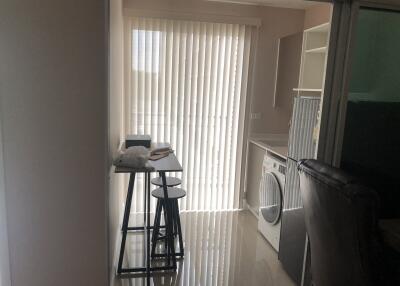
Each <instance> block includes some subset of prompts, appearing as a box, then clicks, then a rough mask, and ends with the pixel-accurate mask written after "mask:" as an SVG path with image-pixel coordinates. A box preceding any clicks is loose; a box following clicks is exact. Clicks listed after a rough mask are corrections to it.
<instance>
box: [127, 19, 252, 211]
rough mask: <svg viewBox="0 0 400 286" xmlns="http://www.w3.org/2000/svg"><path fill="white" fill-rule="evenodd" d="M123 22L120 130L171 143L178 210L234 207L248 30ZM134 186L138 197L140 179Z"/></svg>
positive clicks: (137, 206)
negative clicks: (180, 195) (180, 193)
mask: <svg viewBox="0 0 400 286" xmlns="http://www.w3.org/2000/svg"><path fill="white" fill-rule="evenodd" d="M125 25H126V26H125V40H126V45H125V49H126V52H125V56H126V59H127V60H126V70H125V76H126V78H125V83H126V85H125V103H124V105H125V133H126V134H150V135H151V137H152V140H153V142H169V143H170V144H171V147H172V149H173V150H174V151H175V154H176V155H177V158H178V159H179V161H180V162H181V164H182V167H183V173H182V174H172V175H176V176H181V178H182V187H183V188H184V189H185V190H186V191H187V196H186V197H185V198H184V199H183V200H181V201H180V204H181V205H180V208H181V209H182V210H221V209H235V208H238V207H239V186H238V184H237V182H238V180H237V179H238V177H239V174H240V172H239V170H238V164H239V160H241V148H239V147H240V145H241V144H242V137H243V136H242V135H243V134H242V133H243V130H242V128H241V125H243V124H240V122H241V120H243V118H244V112H245V108H244V99H245V97H246V90H247V76H248V69H249V58H250V42H251V30H250V29H249V27H247V26H246V25H242V24H225V23H208V22H194V21H180V20H169V19H153V18H127V19H126V22H125ZM136 186H137V188H136V190H135V192H134V195H135V196H136V198H135V199H136V202H143V191H142V190H143V181H142V179H140V178H139V180H138V183H137V184H136ZM152 205H153V206H154V203H153V204H152ZM132 210H133V212H141V211H143V204H140V203H136V204H135V205H134V206H133V207H132Z"/></svg>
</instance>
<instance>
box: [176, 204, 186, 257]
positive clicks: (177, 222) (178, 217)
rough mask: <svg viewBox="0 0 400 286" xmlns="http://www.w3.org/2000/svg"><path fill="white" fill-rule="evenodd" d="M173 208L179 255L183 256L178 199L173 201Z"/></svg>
mask: <svg viewBox="0 0 400 286" xmlns="http://www.w3.org/2000/svg"><path fill="white" fill-rule="evenodd" d="M175 206H176V208H175V210H176V214H177V215H176V224H177V227H178V239H179V251H180V254H181V256H183V253H184V252H183V239H182V227H181V218H180V216H179V203H178V200H176V201H175Z"/></svg>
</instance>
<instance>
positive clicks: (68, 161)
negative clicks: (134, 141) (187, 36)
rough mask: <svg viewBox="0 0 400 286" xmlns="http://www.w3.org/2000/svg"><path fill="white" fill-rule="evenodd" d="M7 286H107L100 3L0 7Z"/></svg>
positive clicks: (11, 0)
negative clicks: (9, 270)
mask: <svg viewBox="0 0 400 286" xmlns="http://www.w3.org/2000/svg"><path fill="white" fill-rule="evenodd" d="M0 19H1V20H0V21H1V24H0V37H1V39H0V62H1V65H0V95H1V100H2V109H1V119H2V120H1V121H2V124H3V148H4V166H5V168H4V172H5V190H6V192H5V198H6V205H7V223H8V235H9V248H10V264H11V279H12V282H13V286H47V285H49V286H50V285H51V286H53V285H57V286H71V285H96V286H102V285H107V284H108V283H107V277H108V273H107V227H106V226H107V218H106V161H107V158H106V156H107V155H106V150H107V60H106V57H107V46H106V40H107V39H106V1H105V0H103V1H101V0H85V1H81V0H68V1H64V0H38V1H22V0H2V1H0Z"/></svg>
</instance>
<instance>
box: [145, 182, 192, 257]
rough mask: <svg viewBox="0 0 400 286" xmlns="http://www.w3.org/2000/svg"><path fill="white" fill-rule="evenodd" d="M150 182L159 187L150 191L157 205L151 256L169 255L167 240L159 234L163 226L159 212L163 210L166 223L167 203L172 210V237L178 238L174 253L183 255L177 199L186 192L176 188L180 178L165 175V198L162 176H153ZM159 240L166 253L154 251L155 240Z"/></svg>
mask: <svg viewBox="0 0 400 286" xmlns="http://www.w3.org/2000/svg"><path fill="white" fill-rule="evenodd" d="M151 183H152V184H153V185H156V186H160V188H157V189H155V190H154V191H152V193H151V194H152V196H153V197H155V198H157V206H156V214H155V218H154V229H153V236H152V249H151V257H153V258H155V257H169V256H170V253H169V249H170V248H169V247H168V242H167V241H168V240H167V237H166V236H165V235H161V232H160V229H161V228H163V227H165V226H161V214H162V211H163V210H164V220H165V221H166V222H165V223H166V224H167V223H168V221H167V220H166V217H165V215H166V207H167V204H169V209H170V211H171V212H172V213H171V216H170V217H171V218H172V221H171V223H172V226H171V228H172V231H173V236H174V238H176V237H178V240H179V252H176V253H175V256H180V257H183V255H184V250H183V239H182V228H181V220H180V216H179V204H178V199H180V198H183V197H185V196H186V192H185V191H184V190H183V189H181V188H176V187H175V186H178V185H180V184H181V180H180V179H178V178H174V177H166V186H167V191H168V194H167V199H165V196H164V195H165V193H164V189H163V187H162V186H163V183H162V178H160V177H158V178H154V179H152V180H151ZM160 240H164V248H165V250H166V251H167V253H164V254H157V253H155V250H156V246H157V242H158V241H160Z"/></svg>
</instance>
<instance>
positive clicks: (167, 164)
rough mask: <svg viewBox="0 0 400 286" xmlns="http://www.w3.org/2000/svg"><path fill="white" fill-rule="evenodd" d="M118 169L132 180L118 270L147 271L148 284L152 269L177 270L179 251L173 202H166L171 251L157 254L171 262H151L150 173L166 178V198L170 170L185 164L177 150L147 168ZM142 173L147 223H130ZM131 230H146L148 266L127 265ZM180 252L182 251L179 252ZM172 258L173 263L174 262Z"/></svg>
mask: <svg viewBox="0 0 400 286" xmlns="http://www.w3.org/2000/svg"><path fill="white" fill-rule="evenodd" d="M115 172H116V173H129V174H130V175H129V184H128V191H127V195H126V203H125V210H124V216H123V221H122V229H121V231H122V239H121V247H120V252H119V258H118V266H117V274H127V273H137V274H145V275H146V277H147V284H149V283H150V275H151V273H152V272H156V271H168V270H172V271H176V269H177V263H176V256H177V253H176V252H175V241H174V236H173V230H172V223H167V222H168V221H169V220H170V219H171V218H172V211H173V210H172V206H171V204H169V203H166V210H167V211H166V220H167V221H166V223H165V226H162V227H164V228H165V230H166V237H169V242H168V249H166V250H165V251H166V252H167V254H166V255H163V254H161V255H157V257H166V258H167V263H168V264H167V266H157V267H152V266H151V257H150V254H151V253H150V244H151V237H150V232H151V229H153V226H151V224H150V174H151V173H153V172H158V173H159V175H160V177H161V179H162V181H163V189H164V196H165V198H167V199H166V200H165V202H167V201H168V191H167V185H166V172H182V167H181V166H180V164H179V162H178V161H177V159H176V157H175V155H174V154H170V155H169V156H168V157H166V158H163V159H160V160H158V161H154V162H151V161H150V166H148V167H146V168H143V169H132V168H123V167H116V170H115ZM138 173H144V175H145V190H144V191H145V195H144V205H145V213H144V226H133V227H129V216H130V210H131V205H132V196H133V188H134V185H135V179H136V176H137V174H138ZM129 231H143V232H144V236H145V239H144V244H145V258H146V259H145V261H146V266H145V267H133V268H123V267H122V264H123V259H124V252H125V244H126V237H127V234H128V232H129ZM178 255H179V254H178ZM171 262H172V263H171Z"/></svg>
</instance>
